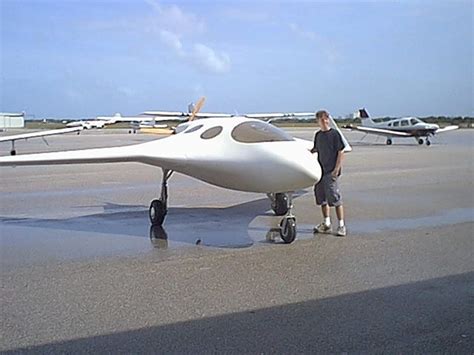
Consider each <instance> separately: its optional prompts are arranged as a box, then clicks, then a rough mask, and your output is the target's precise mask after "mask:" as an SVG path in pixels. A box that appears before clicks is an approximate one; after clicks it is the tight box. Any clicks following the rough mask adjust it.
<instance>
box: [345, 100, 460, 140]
mask: <svg viewBox="0 0 474 355" xmlns="http://www.w3.org/2000/svg"><path fill="white" fill-rule="evenodd" d="M357 117H359V118H360V119H361V122H362V125H361V126H352V125H348V126H344V128H347V129H350V130H354V131H360V132H364V133H366V134H375V135H379V136H384V137H387V141H386V143H387V145H391V144H392V143H393V141H392V139H393V138H394V137H397V138H408V137H413V138H415V140H416V141H417V142H418V144H423V139H422V137H426V139H425V142H426V145H428V146H429V145H431V142H430V139H429V138H430V137H431V136H434V135H435V134H438V133H443V132H448V131H453V130H455V129H458V128H459V126H454V125H453V126H447V127H444V128H440V127H439V126H438V125H437V124H432V123H426V122H423V121H422V120H420V119H419V118H417V117H401V118H376V119H371V118H370V117H369V114H368V113H367V111H366V110H365V109H364V108H362V109H360V110H359V111H358V113H357Z"/></svg>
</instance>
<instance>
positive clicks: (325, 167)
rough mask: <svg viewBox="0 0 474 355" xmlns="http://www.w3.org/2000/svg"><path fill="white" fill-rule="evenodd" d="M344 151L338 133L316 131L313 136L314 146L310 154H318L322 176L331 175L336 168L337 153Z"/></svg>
mask: <svg viewBox="0 0 474 355" xmlns="http://www.w3.org/2000/svg"><path fill="white" fill-rule="evenodd" d="M343 149H344V142H343V141H342V137H341V135H340V134H339V132H338V131H336V130H335V129H332V128H331V129H329V131H318V132H316V134H315V135H314V146H313V149H311V153H315V152H317V153H318V162H319V164H320V165H321V169H322V172H323V175H324V174H329V173H331V172H332V171H333V170H334V168H335V167H336V161H337V153H338V152H339V151H340V150H343Z"/></svg>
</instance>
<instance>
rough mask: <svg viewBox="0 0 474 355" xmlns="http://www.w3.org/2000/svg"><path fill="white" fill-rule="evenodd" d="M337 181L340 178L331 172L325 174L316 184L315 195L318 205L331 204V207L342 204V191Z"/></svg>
mask: <svg viewBox="0 0 474 355" xmlns="http://www.w3.org/2000/svg"><path fill="white" fill-rule="evenodd" d="M337 181H338V178H335V177H333V176H332V175H331V174H325V175H323V176H322V178H321V180H319V182H318V183H317V184H316V185H314V197H315V199H316V204H317V205H318V206H319V205H329V206H331V207H332V206H335V207H337V206H341V205H342V198H341V193H340V191H339V185H338V183H337Z"/></svg>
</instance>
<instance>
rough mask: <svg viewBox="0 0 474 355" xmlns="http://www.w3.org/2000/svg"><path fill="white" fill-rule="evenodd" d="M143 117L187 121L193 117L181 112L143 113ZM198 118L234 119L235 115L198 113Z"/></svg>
mask: <svg viewBox="0 0 474 355" xmlns="http://www.w3.org/2000/svg"><path fill="white" fill-rule="evenodd" d="M142 115H145V116H153V117H155V120H156V118H163V119H162V121H164V120H187V119H188V118H189V117H191V113H189V112H180V111H145V112H142ZM195 116H196V118H219V117H232V116H233V115H231V114H229V113H206V112H198V113H196V114H195Z"/></svg>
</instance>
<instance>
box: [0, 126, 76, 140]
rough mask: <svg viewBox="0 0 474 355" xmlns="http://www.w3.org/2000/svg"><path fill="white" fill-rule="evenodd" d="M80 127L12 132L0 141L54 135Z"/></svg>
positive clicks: (74, 130)
mask: <svg viewBox="0 0 474 355" xmlns="http://www.w3.org/2000/svg"><path fill="white" fill-rule="evenodd" d="M82 129H83V127H71V128H59V129H51V130H47V131H39V132H32V133H22V134H14V135H10V136H3V137H0V142H11V141H16V140H18V139H28V138H37V137H46V136H54V135H57V134H64V133H71V132H78V131H82Z"/></svg>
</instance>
